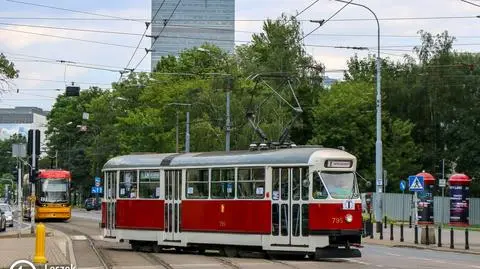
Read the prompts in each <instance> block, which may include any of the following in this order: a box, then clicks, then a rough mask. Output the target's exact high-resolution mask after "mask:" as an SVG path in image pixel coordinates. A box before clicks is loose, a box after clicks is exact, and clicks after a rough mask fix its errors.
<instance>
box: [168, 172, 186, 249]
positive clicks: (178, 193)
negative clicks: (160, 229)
mask: <svg viewBox="0 0 480 269" xmlns="http://www.w3.org/2000/svg"><path fill="white" fill-rule="evenodd" d="M181 202H182V170H167V171H165V211H164V212H165V213H164V214H165V238H164V240H165V241H180V236H179V235H180V220H181V214H180V213H181V212H180V207H181Z"/></svg>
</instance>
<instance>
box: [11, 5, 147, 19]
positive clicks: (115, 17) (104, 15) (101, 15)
mask: <svg viewBox="0 0 480 269" xmlns="http://www.w3.org/2000/svg"><path fill="white" fill-rule="evenodd" d="M6 1H8V2H12V3H18V4H24V5H29V6H36V7H43V8H49V9H56V10H63V11H68V12H73V13H80V14H86V15H93V16H99V17H105V18H111V19H117V20H123V21H136V22H143V21H139V20H136V19H130V18H123V17H119V16H112V15H106V14H100V13H93V12H88V11H80V10H74V9H69V8H61V7H54V6H48V5H43V4H36V3H31V2H25V1H18V0H6Z"/></svg>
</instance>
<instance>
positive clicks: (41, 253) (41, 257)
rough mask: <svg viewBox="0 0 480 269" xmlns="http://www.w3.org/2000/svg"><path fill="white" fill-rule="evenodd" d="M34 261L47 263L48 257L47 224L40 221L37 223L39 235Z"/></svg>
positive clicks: (36, 241)
mask: <svg viewBox="0 0 480 269" xmlns="http://www.w3.org/2000/svg"><path fill="white" fill-rule="evenodd" d="M33 263H35V264H46V263H47V258H46V257H45V225H44V224H43V223H39V224H38V225H37V237H36V240H35V256H34V257H33Z"/></svg>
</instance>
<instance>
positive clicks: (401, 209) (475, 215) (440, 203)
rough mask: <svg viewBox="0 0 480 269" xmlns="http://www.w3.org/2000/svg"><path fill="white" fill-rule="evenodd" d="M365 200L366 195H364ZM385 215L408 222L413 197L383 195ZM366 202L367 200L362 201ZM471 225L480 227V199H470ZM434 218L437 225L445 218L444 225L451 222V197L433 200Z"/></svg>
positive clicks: (408, 195)
mask: <svg viewBox="0 0 480 269" xmlns="http://www.w3.org/2000/svg"><path fill="white" fill-rule="evenodd" d="M362 198H364V194H362ZM372 198H373V199H372V202H373V204H372V206H373V208H375V204H374V203H375V202H376V201H377V199H376V193H373V197H372ZM383 198H384V199H383V205H382V208H383V212H384V213H383V215H384V216H387V217H388V218H389V219H393V220H396V221H401V220H403V221H408V220H409V217H410V215H411V214H412V212H413V211H412V209H413V207H412V206H413V195H412V194H401V193H384V194H383ZM362 200H363V201H365V199H362ZM469 200H470V208H469V223H470V225H480V198H469ZM433 210H434V213H433V217H434V221H435V223H440V222H441V220H442V216H443V223H449V221H450V197H443V199H442V197H440V196H438V197H434V198H433Z"/></svg>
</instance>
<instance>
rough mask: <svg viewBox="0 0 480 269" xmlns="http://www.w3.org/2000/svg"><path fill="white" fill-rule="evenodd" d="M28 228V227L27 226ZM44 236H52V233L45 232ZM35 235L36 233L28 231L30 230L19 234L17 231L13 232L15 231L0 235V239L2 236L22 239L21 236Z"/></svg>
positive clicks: (29, 236)
mask: <svg viewBox="0 0 480 269" xmlns="http://www.w3.org/2000/svg"><path fill="white" fill-rule="evenodd" d="M29 230H30V228H29ZM45 236H46V237H52V236H53V233H52V232H46V233H45ZM35 237H36V234H32V233H30V231H28V233H20V236H19V234H18V232H15V233H11V234H6V235H0V240H1V239H2V238H18V239H22V238H35Z"/></svg>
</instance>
